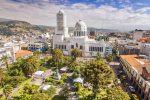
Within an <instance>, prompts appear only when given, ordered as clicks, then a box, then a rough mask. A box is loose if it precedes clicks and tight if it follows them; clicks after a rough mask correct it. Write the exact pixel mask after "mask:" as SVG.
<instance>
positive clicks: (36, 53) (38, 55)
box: [33, 51, 41, 59]
mask: <svg viewBox="0 0 150 100" xmlns="http://www.w3.org/2000/svg"><path fill="white" fill-rule="evenodd" d="M40 54H41V52H40V51H35V52H34V53H33V55H34V56H35V57H37V58H38V59H39V57H40Z"/></svg>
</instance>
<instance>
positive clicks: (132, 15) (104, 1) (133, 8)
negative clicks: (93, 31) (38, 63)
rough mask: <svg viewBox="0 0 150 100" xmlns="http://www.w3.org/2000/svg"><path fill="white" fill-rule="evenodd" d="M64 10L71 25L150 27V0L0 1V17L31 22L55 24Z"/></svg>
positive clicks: (124, 29) (112, 27)
mask: <svg viewBox="0 0 150 100" xmlns="http://www.w3.org/2000/svg"><path fill="white" fill-rule="evenodd" d="M59 9H63V10H64V11H65V13H66V15H67V23H68V26H74V25H75V23H76V22H77V21H78V20H80V19H81V20H84V21H85V22H86V24H87V26H89V27H97V28H111V29H119V30H123V31H126V30H133V29H135V28H139V29H150V0H0V11H1V13H0V16H1V17H2V18H10V19H16V20H24V21H28V22H30V23H32V24H40V25H49V26H56V13H57V12H58V11H59Z"/></svg>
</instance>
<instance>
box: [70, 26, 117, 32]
mask: <svg viewBox="0 0 150 100" xmlns="http://www.w3.org/2000/svg"><path fill="white" fill-rule="evenodd" d="M73 30H74V28H73V27H69V32H73ZM91 31H94V32H106V33H107V32H108V33H109V32H119V30H114V29H99V28H94V27H88V32H91Z"/></svg>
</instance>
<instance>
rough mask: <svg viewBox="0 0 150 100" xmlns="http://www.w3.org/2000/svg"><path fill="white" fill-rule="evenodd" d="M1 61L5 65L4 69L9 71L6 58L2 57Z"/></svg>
mask: <svg viewBox="0 0 150 100" xmlns="http://www.w3.org/2000/svg"><path fill="white" fill-rule="evenodd" d="M1 61H2V62H3V63H4V64H5V66H6V68H7V69H8V70H9V65H8V56H6V55H5V56H2V58H1Z"/></svg>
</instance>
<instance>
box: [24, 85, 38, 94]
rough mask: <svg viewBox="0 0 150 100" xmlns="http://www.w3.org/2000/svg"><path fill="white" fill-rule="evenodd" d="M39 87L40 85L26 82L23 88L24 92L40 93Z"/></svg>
mask: <svg viewBox="0 0 150 100" xmlns="http://www.w3.org/2000/svg"><path fill="white" fill-rule="evenodd" d="M38 88H39V86H37V85H33V84H32V85H30V84H26V85H25V86H24V88H23V93H25V94H36V93H38Z"/></svg>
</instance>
